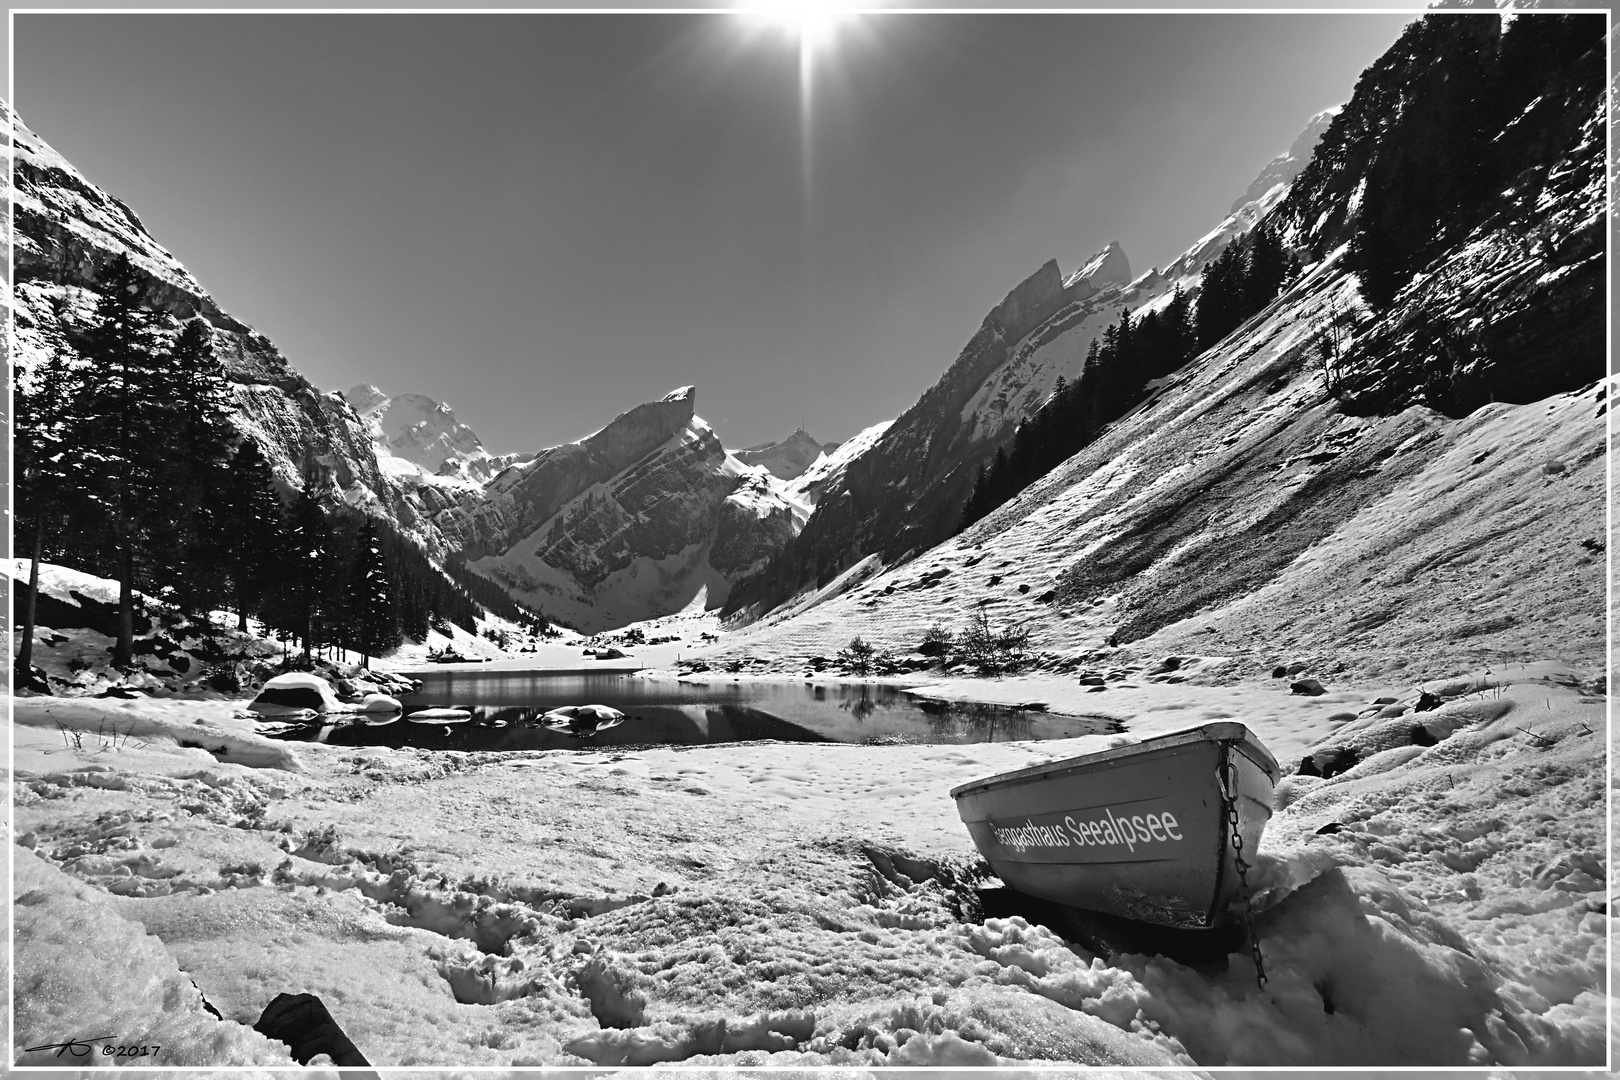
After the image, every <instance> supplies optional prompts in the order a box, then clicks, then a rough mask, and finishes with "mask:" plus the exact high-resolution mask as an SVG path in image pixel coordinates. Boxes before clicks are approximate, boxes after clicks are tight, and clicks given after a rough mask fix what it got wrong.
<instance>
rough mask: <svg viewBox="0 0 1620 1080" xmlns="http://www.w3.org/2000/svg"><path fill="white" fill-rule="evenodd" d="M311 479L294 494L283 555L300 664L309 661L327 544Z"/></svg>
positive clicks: (324, 584) (325, 526)
mask: <svg viewBox="0 0 1620 1080" xmlns="http://www.w3.org/2000/svg"><path fill="white" fill-rule="evenodd" d="M314 479H315V478H314V477H313V476H312V475H310V474H309V473H308V471H306V475H305V482H304V489H303V490H302V491H301V492H299V493H298V498H297V499H296V500H294V502H293V505H292V507H291V509H290V510H289V511H288V514H287V524H286V542H287V547H286V554H287V566H288V569H289V570H290V571H291V577H292V586H293V591H292V596H291V599H292V604H293V606H292V611H293V614H294V616H295V619H296V625H295V627H294V629H295V632H296V633H297V634H298V636H299V639H300V640H302V641H303V643H304V661H305V662H306V663H307V662H309V660H310V650H311V648H312V647H313V643H314V640H315V635H316V633H317V630H318V624H317V620H318V618H319V616H320V609H321V598H322V596H323V595H324V594H325V592H326V587H327V580H328V575H327V570H328V567H327V551H326V549H327V544H328V542H329V539H330V537H329V533H328V523H327V520H326V510H325V508H323V507H322V506H321V503H320V500H319V499H318V498H316V497H315V483H314Z"/></svg>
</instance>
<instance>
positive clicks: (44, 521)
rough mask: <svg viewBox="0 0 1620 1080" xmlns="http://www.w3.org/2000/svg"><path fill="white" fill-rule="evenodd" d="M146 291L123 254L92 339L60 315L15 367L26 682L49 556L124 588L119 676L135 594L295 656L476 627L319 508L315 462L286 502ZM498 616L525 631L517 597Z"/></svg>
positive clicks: (408, 561) (195, 355)
mask: <svg viewBox="0 0 1620 1080" xmlns="http://www.w3.org/2000/svg"><path fill="white" fill-rule="evenodd" d="M140 285H141V279H140V276H139V273H138V271H137V270H136V269H135V268H134V267H133V266H132V265H131V264H130V262H129V260H128V258H127V257H126V256H124V255H119V256H117V257H116V258H114V259H113V260H111V261H110V262H109V263H108V265H107V266H106V267H105V268H103V270H102V272H101V275H100V288H99V296H98V300H97V303H96V307H95V311H94V313H93V314H92V315H91V317H90V318H89V320H88V322H87V324H86V325H85V327H84V328H83V329H82V330H81V331H73V330H70V329H69V327H68V325H67V321H66V320H65V319H64V318H62V317H61V315H62V313H61V312H58V318H57V319H56V320H55V321H54V322H53V323H51V324H49V325H46V326H44V327H42V328H41V330H42V334H43V335H44V345H45V354H46V355H45V358H44V359H43V360H42V361H41V362H40V363H38V364H36V365H34V366H33V367H31V368H30V369H27V370H23V371H20V372H19V377H18V379H17V382H16V386H15V413H14V415H15V418H16V439H15V462H16V489H15V496H16V512H17V521H18V523H19V534H20V535H19V539H20V540H22V541H23V546H24V547H25V550H26V552H27V553H28V555H29V556H30V558H31V559H32V561H33V569H32V572H31V576H30V581H29V583H28V588H27V590H26V592H25V593H24V596H25V600H24V604H23V611H22V612H21V619H20V620H19V621H20V622H21V629H22V631H23V633H22V642H21V645H20V647H19V649H18V654H17V668H18V671H19V673H21V674H22V675H23V676H24V677H26V676H27V673H28V672H29V670H30V663H31V660H32V644H33V629H34V614H33V613H34V610H35V604H34V597H35V595H36V594H37V589H38V573H39V565H40V563H41V562H42V561H47V560H48V561H52V562H59V563H64V564H67V565H72V566H75V567H79V568H82V569H84V570H86V571H87V572H90V573H93V574H97V575H99V576H103V577H108V578H111V579H114V580H116V581H118V583H119V600H118V620H117V631H118V632H117V635H116V637H115V641H114V645H113V647H112V660H113V663H114V664H115V665H116V666H118V667H127V666H129V665H130V664H131V663H132V662H133V659H134V625H135V608H136V596H135V594H136V592H137V591H140V592H142V593H145V594H146V595H147V596H149V597H154V598H157V599H159V600H161V601H164V602H167V603H168V604H170V605H172V606H173V607H175V608H176V609H178V610H180V611H181V612H183V613H188V614H199V615H200V614H202V613H206V612H208V611H211V610H215V609H217V608H234V609H235V610H236V612H237V625H238V629H241V630H245V629H246V628H247V620H248V618H249V616H253V617H256V618H258V619H259V620H260V621H261V622H263V623H264V624H265V625H266V626H268V627H271V628H272V629H274V630H275V631H276V632H277V633H278V634H279V635H280V636H282V638H283V640H286V639H288V638H290V637H297V638H298V639H299V640H300V641H301V642H302V643H303V648H304V655H305V656H306V658H307V657H308V656H309V654H310V652H311V650H312V649H314V648H318V647H323V646H328V645H337V646H341V647H344V648H348V649H351V650H353V651H356V652H360V653H361V654H362V655H363V656H366V657H368V658H369V656H371V655H375V654H376V653H379V652H384V651H387V650H389V649H391V648H393V647H395V646H397V645H398V644H399V643H400V641H401V638H402V635H408V636H410V637H413V638H417V639H421V638H423V637H425V636H426V635H427V633H428V630H429V628H430V627H433V626H445V625H447V624H448V623H452V622H453V623H456V624H458V625H461V626H463V627H465V628H467V629H468V630H469V631H471V630H473V629H474V626H475V623H474V619H475V617H476V616H477V614H478V610H479V604H478V603H476V602H475V601H474V600H473V598H472V597H471V596H469V595H468V592H467V590H466V589H465V588H463V587H462V586H461V585H458V584H457V583H455V582H453V581H451V580H449V579H448V578H447V577H446V576H445V575H444V574H443V573H441V572H440V571H439V570H437V569H435V568H434V567H433V566H432V564H431V563H430V562H429V561H428V559H427V557H426V556H425V555H424V554H423V553H422V552H421V550H420V549H419V548H418V547H417V546H416V545H415V544H414V543H412V542H411V541H410V540H409V539H408V538H406V537H404V536H403V535H401V534H400V533H399V532H398V530H397V529H395V528H394V527H393V525H392V524H391V523H390V522H387V521H385V520H382V519H377V518H371V517H368V516H366V515H364V514H362V513H360V512H359V511H356V510H353V509H352V508H349V507H345V506H339V507H336V508H333V509H329V508H328V507H327V506H326V505H325V504H323V502H322V501H321V499H320V498H319V497H318V494H317V493H318V491H319V490H320V489H321V488H322V487H323V486H324V478H323V475H322V472H321V470H320V468H319V467H318V466H316V465H314V464H313V463H308V464H307V465H306V469H305V476H304V478H303V479H304V484H303V489H302V490H301V491H299V492H296V493H295V495H294V497H293V499H292V500H291V501H290V502H286V501H284V500H283V499H282V497H281V495H280V494H278V490H277V485H276V482H275V477H274V474H273V472H272V470H271V468H270V464H269V462H268V461H266V460H265V458H264V455H263V453H262V452H261V451H260V449H259V446H258V444H257V443H256V442H255V441H254V440H253V439H252V438H250V437H245V436H243V435H241V434H239V433H237V432H236V431H235V430H234V428H233V427H232V426H231V424H230V422H229V419H228V417H229V414H230V403H231V392H230V386H229V382H228V379H227V375H226V372H225V368H224V365H223V364H222V363H221V362H220V361H219V359H218V358H217V357H216V356H215V355H214V351H213V345H212V332H211V329H210V328H209V326H208V325H207V323H206V322H205V321H204V320H202V319H191V320H189V321H187V322H185V323H184V324H183V325H182V326H181V328H180V329H179V331H178V333H175V334H172V335H171V334H170V333H169V332H168V331H167V330H166V328H165V325H164V324H165V319H164V316H162V315H161V314H160V313H158V312H155V311H153V310H151V309H149V308H147V307H145V306H144V305H143V304H142V303H141V301H140V295H141V289H140ZM493 603H495V602H494V601H493V600H486V602H485V605H484V606H486V607H488V606H491V604H493ZM504 608H510V609H511V611H510V612H508V611H506V610H504V609H503V611H502V612H501V613H502V614H506V615H507V616H508V617H513V616H515V615H516V616H525V615H527V616H529V619H531V620H532V619H534V616H532V615H530V613H527V612H519V611H518V610H517V609H516V605H514V604H512V603H511V601H510V598H505V604H504ZM200 621H201V624H202V625H203V626H205V627H206V626H208V625H210V624H209V623H208V621H207V620H206V619H202V620H200ZM520 621H522V620H520Z"/></svg>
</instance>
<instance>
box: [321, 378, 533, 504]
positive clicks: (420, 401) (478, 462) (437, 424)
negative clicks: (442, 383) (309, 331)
mask: <svg viewBox="0 0 1620 1080" xmlns="http://www.w3.org/2000/svg"><path fill="white" fill-rule="evenodd" d="M343 396H344V397H345V398H347V399H348V401H349V404H351V405H353V406H354V408H355V411H356V412H357V413H359V414H360V418H361V419H362V420H364V421H365V422H366V423H367V424H369V425H370V427H371V433H372V434H371V438H372V442H373V443H374V444H375V445H376V447H377V453H378V462H379V463H380V464H381V466H382V468H383V470H384V471H385V472H390V473H394V474H398V475H409V474H410V473H411V472H412V471H413V469H414V471H415V472H416V474H417V475H418V476H420V477H422V478H423V479H425V478H427V477H446V478H449V479H451V480H454V481H466V482H472V483H480V484H481V483H484V482H485V481H488V480H489V479H491V478H492V477H494V476H495V474H496V473H498V472H500V471H501V470H502V469H504V468H506V467H507V466H508V465H514V464H517V463H518V462H521V461H527V460H529V459H530V458H532V457H533V456H534V455H533V454H491V453H490V452H489V451H488V450H486V449H484V444H483V443H482V442H481V441H480V440H479V438H478V433H477V432H475V431H473V429H472V428H470V427H468V426H467V425H466V424H463V423H462V422H461V421H459V420H457V419H456V414H455V412H454V411H453V410H452V409H451V408H450V406H448V405H445V404H442V403H440V402H437V401H434V400H433V399H432V398H430V397H426V396H424V395H422V394H397V395H393V396H390V395H388V394H385V393H383V391H382V390H380V389H378V388H377V387H376V386H373V385H371V384H369V383H362V384H360V385H359V386H354V387H351V388H350V389H349V390H347V391H345V393H344V395H343ZM385 457H386V458H392V459H394V460H393V461H388V460H385ZM401 463H403V465H407V466H411V467H413V469H407V468H403V467H402V464H401Z"/></svg>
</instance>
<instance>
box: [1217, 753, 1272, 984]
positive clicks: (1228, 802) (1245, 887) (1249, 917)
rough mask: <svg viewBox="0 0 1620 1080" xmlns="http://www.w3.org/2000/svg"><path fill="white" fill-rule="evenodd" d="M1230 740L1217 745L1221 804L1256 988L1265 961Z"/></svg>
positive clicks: (1263, 977)
mask: <svg viewBox="0 0 1620 1080" xmlns="http://www.w3.org/2000/svg"><path fill="white" fill-rule="evenodd" d="M1232 746H1233V744H1232V743H1223V744H1222V745H1221V767H1220V786H1221V807H1222V810H1223V811H1224V812H1225V814H1226V825H1227V831H1228V833H1229V834H1230V836H1231V843H1232V851H1233V852H1234V853H1235V855H1236V862H1237V872H1238V891H1239V892H1240V893H1241V894H1242V896H1243V926H1244V929H1245V930H1247V931H1248V935H1249V952H1250V953H1251V954H1252V955H1253V956H1254V977H1255V982H1256V984H1257V985H1258V986H1259V987H1260V989H1262V990H1264V989H1265V988H1266V963H1265V960H1264V958H1262V957H1261V955H1260V934H1259V932H1258V931H1256V930H1255V928H1254V899H1253V897H1252V896H1251V895H1250V894H1249V866H1250V863H1249V862H1248V860H1246V859H1244V857H1243V832H1242V830H1241V829H1239V828H1238V783H1237V780H1238V777H1237V762H1236V761H1234V760H1233V759H1232Z"/></svg>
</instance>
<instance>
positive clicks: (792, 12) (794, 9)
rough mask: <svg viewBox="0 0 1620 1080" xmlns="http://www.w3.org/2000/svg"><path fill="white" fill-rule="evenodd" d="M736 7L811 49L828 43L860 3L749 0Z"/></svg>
mask: <svg viewBox="0 0 1620 1080" xmlns="http://www.w3.org/2000/svg"><path fill="white" fill-rule="evenodd" d="M735 10H736V11H737V12H738V13H739V14H741V15H744V16H746V17H749V18H752V19H756V20H758V21H759V22H761V23H763V24H765V25H767V26H770V27H774V28H776V29H778V30H780V31H782V32H783V33H786V34H789V35H792V36H793V37H796V38H797V39H798V41H799V45H800V47H801V48H802V49H804V50H806V51H810V52H814V51H816V50H818V49H821V48H824V47H826V46H827V45H829V44H831V42H832V41H833V39H834V38H836V37H837V35H838V31H839V29H840V28H841V27H842V26H844V25H845V24H847V23H849V22H850V21H851V20H852V19H853V18H854V17H855V15H856V13H857V12H858V11H859V5H857V4H855V3H852V2H850V0H749V2H746V3H742V4H739V5H737V7H736V8H735Z"/></svg>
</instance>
